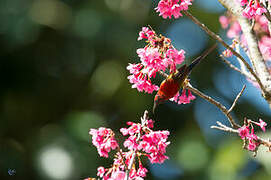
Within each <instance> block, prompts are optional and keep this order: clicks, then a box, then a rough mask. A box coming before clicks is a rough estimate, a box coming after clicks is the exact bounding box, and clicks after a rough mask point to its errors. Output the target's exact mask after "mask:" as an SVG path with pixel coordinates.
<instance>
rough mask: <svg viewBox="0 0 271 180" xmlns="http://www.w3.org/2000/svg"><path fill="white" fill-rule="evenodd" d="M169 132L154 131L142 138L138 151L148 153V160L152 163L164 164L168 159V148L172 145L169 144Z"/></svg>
mask: <svg viewBox="0 0 271 180" xmlns="http://www.w3.org/2000/svg"><path fill="white" fill-rule="evenodd" d="M168 135H169V132H168V131H153V132H150V133H149V134H145V135H144V136H142V141H141V142H140V143H139V146H138V149H142V150H143V151H144V152H146V153H148V158H149V159H150V161H151V163H163V162H164V160H166V159H168V157H167V156H165V155H164V153H166V147H167V146H168V145H169V144H170V142H167V137H168Z"/></svg>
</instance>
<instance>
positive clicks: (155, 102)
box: [152, 101, 158, 114]
mask: <svg viewBox="0 0 271 180" xmlns="http://www.w3.org/2000/svg"><path fill="white" fill-rule="evenodd" d="M157 105H158V101H154V102H153V108H152V112H153V114H154V112H155V109H156V107H157Z"/></svg>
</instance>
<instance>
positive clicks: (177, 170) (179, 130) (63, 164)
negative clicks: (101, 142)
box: [0, 0, 271, 180]
mask: <svg viewBox="0 0 271 180" xmlns="http://www.w3.org/2000/svg"><path fill="white" fill-rule="evenodd" d="M157 3H158V1H151V0H96V1H94V0H62V1H60V0H24V1H22V0H2V1H0V22H1V25H0V56H1V62H0V82H1V86H0V87H1V89H0V99H1V101H0V179H1V180H2V179H3V180H5V179H20V180H29V179H44V180H47V179H48V180H60V179H61V180H62V179H63V180H72V179H74V180H76V179H83V178H86V177H95V176H96V169H97V167H98V166H105V167H108V166H109V165H110V164H111V163H112V159H110V158H109V159H105V158H100V157H99V156H98V153H97V151H96V148H95V147H94V146H93V145H92V144H91V139H90V136H89V135H88V131H89V129H90V128H98V127H100V126H104V127H110V128H112V129H113V130H114V131H116V132H117V136H120V134H119V133H118V132H119V128H120V127H124V126H125V123H126V122H127V121H135V122H139V121H140V116H142V114H143V112H144V110H149V111H150V110H151V109H152V103H153V96H154V95H150V94H145V93H139V92H137V90H135V89H131V84H129V82H128V80H127V76H128V71H127V70H126V66H127V64H128V63H129V62H130V63H135V62H138V61H139V59H138V57H137V54H136V49H137V48H140V47H143V46H144V43H143V42H138V41H137V37H138V32H139V31H140V30H141V27H142V26H147V25H151V26H152V28H153V29H154V30H156V32H157V33H158V34H160V33H161V34H163V35H166V36H168V37H169V38H171V39H172V42H173V44H174V45H175V47H176V48H178V49H180V48H183V49H184V50H185V51H186V62H187V63H189V62H190V61H191V60H192V58H194V57H196V56H197V55H199V54H200V53H201V52H202V51H203V50H205V49H206V48H208V47H209V46H210V45H212V44H213V43H214V41H213V40H211V39H210V38H209V37H208V36H207V35H206V34H205V32H203V31H201V30H200V28H199V27H197V26H196V25H194V24H193V23H192V22H191V21H189V20H188V19H186V18H180V19H178V20H174V19H171V20H164V19H162V18H161V17H159V16H158V14H157V13H155V11H154V8H155V7H156V6H157ZM190 10H191V12H192V13H193V14H194V15H195V16H196V17H198V18H199V19H200V20H201V21H202V22H203V23H205V24H206V25H207V26H209V27H210V29H212V30H214V31H215V32H216V33H220V34H221V36H224V34H225V32H224V31H222V30H221V29H220V25H219V22H218V17H219V15H221V14H222V13H223V12H224V11H225V10H224V9H223V8H222V7H221V6H220V5H219V4H218V3H217V2H216V1H213V0H204V1H200V0H195V2H194V4H193V6H191V8H190ZM222 50H223V48H222V47H219V48H218V50H217V51H216V52H213V53H212V54H211V55H209V56H208V57H207V58H206V59H205V61H203V62H202V63H201V65H200V66H199V67H197V68H196V69H195V70H194V72H193V73H192V74H191V83H192V84H193V85H194V86H195V87H197V88H199V89H200V90H202V91H203V92H205V93H207V94H209V95H211V96H213V97H214V98H215V99H217V100H219V101H221V102H222V103H224V104H225V105H226V106H227V107H229V106H230V104H231V103H232V101H233V99H234V96H235V95H236V94H237V93H238V92H239V91H240V89H241V87H242V85H243V84H247V86H248V87H247V89H246V90H245V94H244V96H242V98H241V99H240V101H239V103H238V105H237V107H236V108H235V110H234V113H233V115H234V116H235V117H236V118H238V119H242V118H243V117H244V116H246V117H248V118H251V119H254V120H257V119H258V118H259V117H260V118H262V119H263V120H265V121H266V122H267V123H269V120H270V116H271V112H270V109H269V108H268V106H267V104H266V102H265V101H264V100H263V99H262V98H261V95H260V93H259V91H258V90H257V89H255V88H254V87H252V86H251V85H250V84H249V83H247V81H246V79H244V78H243V77H242V76H240V75H239V74H238V73H236V72H234V71H232V70H230V69H229V68H228V67H226V66H225V65H224V64H223V63H222V62H221V60H219V58H218V55H219V53H221V51H222ZM232 62H234V63H235V61H234V59H232ZM160 80H162V79H160ZM158 83H159V82H158ZM151 117H152V118H153V119H154V120H155V121H156V123H155V129H156V130H162V129H167V130H169V131H170V132H171V135H170V137H169V140H170V141H171V144H170V146H169V147H168V152H167V155H168V156H169V157H170V160H167V161H166V162H165V163H164V164H161V165H159V164H158V165H157V164H155V165H152V164H150V163H149V162H148V161H145V166H146V167H147V168H148V169H149V171H150V172H149V173H148V177H147V178H146V179H160V180H164V179H167V180H168V179H172V180H173V179H174V180H175V179H192V180H193V179H195V180H196V179H201V180H203V179H206V180H207V179H208V180H209V179H210V180H217V179H219V180H235V179H238V180H239V179H240V180H245V179H253V180H254V179H255V180H265V179H266V180H267V179H270V177H271V174H270V173H271V169H270V167H271V155H270V153H266V152H265V151H266V149H264V148H260V151H259V155H258V157H257V158H253V157H252V156H251V153H249V152H246V151H245V150H243V149H242V141H241V140H240V138H238V137H236V136H233V135H229V134H226V133H223V132H219V131H217V130H213V129H210V126H211V125H214V124H215V122H216V121H218V120H219V121H221V122H223V123H225V124H227V121H226V119H225V117H224V116H223V114H221V112H220V111H219V110H218V109H217V108H216V107H214V106H212V105H210V104H209V103H207V102H205V101H204V100H202V99H200V98H197V99H196V100H195V101H193V102H192V103H191V104H188V105H176V104H175V103H172V102H167V103H166V104H163V105H161V106H159V107H158V109H157V114H156V117H153V116H152V114H151ZM257 130H258V131H260V130H259V129H257ZM265 136H266V137H268V136H269V137H270V132H269V131H267V133H265ZM14 171H16V172H14Z"/></svg>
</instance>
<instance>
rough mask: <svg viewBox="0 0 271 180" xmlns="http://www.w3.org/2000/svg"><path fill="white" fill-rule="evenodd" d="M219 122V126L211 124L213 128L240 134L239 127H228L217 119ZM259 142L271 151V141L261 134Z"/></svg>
mask: <svg viewBox="0 0 271 180" xmlns="http://www.w3.org/2000/svg"><path fill="white" fill-rule="evenodd" d="M216 123H217V124H218V126H211V128H212V129H218V130H221V131H225V132H230V133H237V134H239V131H238V129H233V128H231V127H228V126H226V125H224V124H222V123H221V122H219V121H217V122H216ZM257 137H258V138H257V140H256V141H257V142H258V143H260V144H261V145H264V146H266V147H268V149H269V151H271V142H270V141H269V140H265V139H263V138H261V137H259V136H257Z"/></svg>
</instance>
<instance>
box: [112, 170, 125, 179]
mask: <svg viewBox="0 0 271 180" xmlns="http://www.w3.org/2000/svg"><path fill="white" fill-rule="evenodd" d="M124 178H125V172H124V171H115V172H113V173H112V175H111V178H109V179H108V180H124Z"/></svg>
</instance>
